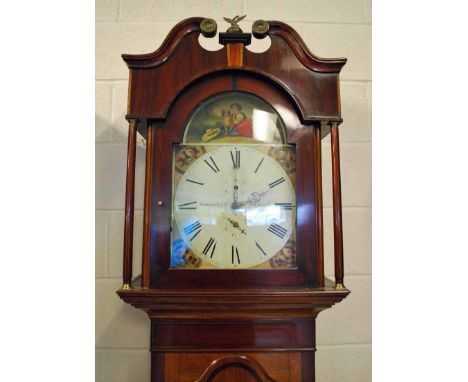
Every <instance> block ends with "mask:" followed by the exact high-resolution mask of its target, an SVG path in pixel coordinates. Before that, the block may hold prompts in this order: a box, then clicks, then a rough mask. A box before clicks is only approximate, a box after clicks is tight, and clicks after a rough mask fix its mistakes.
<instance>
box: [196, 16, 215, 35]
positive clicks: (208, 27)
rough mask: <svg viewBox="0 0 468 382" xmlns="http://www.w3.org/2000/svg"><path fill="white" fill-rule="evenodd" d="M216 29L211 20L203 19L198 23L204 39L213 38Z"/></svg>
mask: <svg viewBox="0 0 468 382" xmlns="http://www.w3.org/2000/svg"><path fill="white" fill-rule="evenodd" d="M217 29H218V24H216V21H214V20H213V19H204V20H202V22H201V23H200V30H201V32H202V35H203V36H205V37H213V36H214V35H215V34H216V30H217Z"/></svg>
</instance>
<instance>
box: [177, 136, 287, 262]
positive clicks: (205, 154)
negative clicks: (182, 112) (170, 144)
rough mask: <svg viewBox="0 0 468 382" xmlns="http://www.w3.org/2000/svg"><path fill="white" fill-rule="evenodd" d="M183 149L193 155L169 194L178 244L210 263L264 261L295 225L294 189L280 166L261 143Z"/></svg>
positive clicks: (285, 240) (278, 246)
mask: <svg viewBox="0 0 468 382" xmlns="http://www.w3.org/2000/svg"><path fill="white" fill-rule="evenodd" d="M276 147H278V146H276ZM187 148H188V149H189V150H192V152H198V153H199V155H198V157H197V158H196V159H194V160H193V162H192V163H191V164H190V166H189V167H188V168H187V169H186V171H184V172H183V174H182V176H181V177H180V179H179V181H178V184H177V186H176V189H175V191H174V195H173V221H174V222H175V225H176V230H177V232H178V233H179V234H180V241H181V243H180V245H184V246H185V247H186V248H187V249H189V250H190V251H191V252H192V253H194V254H195V256H196V257H198V258H199V259H201V260H203V261H204V262H206V263H208V264H210V265H212V266H213V267H214V268H221V269H243V268H251V267H255V266H257V265H259V264H261V263H265V262H268V261H269V260H270V259H271V258H272V257H273V256H275V255H276V254H278V252H280V251H281V250H282V248H283V247H285V245H286V243H287V242H288V240H289V239H290V237H291V235H292V234H293V232H294V230H295V223H296V197H295V190H294V187H293V184H292V182H291V179H290V177H289V175H288V173H287V171H285V169H284V166H282V164H281V163H280V162H278V161H277V160H276V159H274V158H273V157H272V156H270V155H269V154H268V151H266V150H267V149H268V148H265V146H256V145H222V146H212V147H210V146H209V145H206V146H199V147H197V146H189V147H187ZM206 148H208V149H209V150H206ZM262 148H263V150H262ZM271 149H272V148H271V147H270V150H271ZM265 151H266V152H265ZM194 156H197V155H194ZM176 250H177V248H176V249H174V246H173V255H174V251H176Z"/></svg>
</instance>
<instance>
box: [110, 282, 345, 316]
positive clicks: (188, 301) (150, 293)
mask: <svg viewBox="0 0 468 382" xmlns="http://www.w3.org/2000/svg"><path fill="white" fill-rule="evenodd" d="M117 293H118V294H119V296H120V298H122V299H123V300H124V301H125V302H126V303H129V304H131V305H133V306H134V307H135V308H138V309H142V310H144V311H146V312H147V313H148V315H149V317H150V318H152V319H157V318H159V319H164V318H172V319H194V318H199V319H209V318H233V319H236V318H244V319H247V318H249V319H258V318H272V319H278V318H315V317H316V316H317V314H318V313H319V312H321V311H322V310H324V309H327V308H330V307H331V306H332V305H334V304H336V303H338V302H340V301H341V300H343V299H344V298H345V297H346V296H347V295H348V294H349V291H348V290H346V289H345V290H338V289H336V288H333V287H324V288H315V289H302V290H287V291H284V290H242V289H238V290H234V291H229V290H197V289H189V290H187V289H185V290H170V289H144V288H134V289H132V290H123V289H121V290H119V291H117Z"/></svg>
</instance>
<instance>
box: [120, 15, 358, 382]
mask: <svg viewBox="0 0 468 382" xmlns="http://www.w3.org/2000/svg"><path fill="white" fill-rule="evenodd" d="M202 21H203V19H202V18H191V19H186V20H183V21H182V22H180V23H179V24H177V25H176V26H175V27H174V28H173V30H172V31H171V32H170V33H169V35H168V37H167V38H166V40H165V41H164V42H163V44H162V45H161V48H160V49H158V50H157V51H155V52H153V53H149V54H142V55H123V58H124V60H125V61H126V63H127V65H128V67H129V68H130V81H129V103H128V111H127V112H128V114H127V119H128V120H129V122H130V128H129V146H128V163H127V186H126V187H127V188H126V210H125V217H126V221H125V240H124V272H123V280H124V286H123V287H122V289H120V290H119V291H118V294H119V296H120V297H121V298H122V299H123V300H124V301H125V302H127V303H129V304H132V305H133V306H135V307H136V308H138V309H142V310H144V311H145V312H146V313H147V314H148V316H149V318H150V319H151V338H150V343H151V365H152V366H151V375H152V381H153V382H163V381H165V382H168V381H170V382H176V381H177V382H183V381H187V382H188V381H190V382H194V381H197V382H204V381H213V382H220V381H225V382H227V381H230V382H241V381H242V382H250V381H256V382H258V381H269V382H274V381H276V382H286V381H289V382H300V381H314V374H315V372H314V370H315V363H314V352H315V350H316V349H315V318H316V317H317V314H319V312H321V311H322V310H324V309H327V308H330V307H331V306H332V305H333V304H335V303H338V302H339V301H341V300H342V299H343V298H345V297H346V296H347V295H348V294H349V291H348V290H347V289H346V288H345V287H344V285H343V246H342V227H341V221H342V219H341V189H340V187H341V185H340V168H339V141H338V125H339V123H341V121H342V120H341V115H340V96H339V72H340V70H341V68H342V66H343V65H344V64H345V63H346V59H323V58H319V57H316V56H315V55H313V54H312V53H311V52H310V51H309V50H308V48H307V47H306V46H305V44H304V42H303V41H302V39H301V37H300V36H299V35H298V34H297V32H295V31H294V30H293V29H292V28H291V27H290V26H288V25H286V24H283V23H281V22H277V21H268V24H269V30H268V36H269V37H270V38H271V46H270V48H269V49H268V50H267V51H265V52H263V53H253V52H250V51H248V50H247V49H245V47H244V44H243V43H242V42H239V39H238V37H239V36H238V35H237V36H233V37H232V41H231V42H229V41H230V40H229V36H227V37H226V36H224V38H223V41H224V42H226V46H225V47H224V48H223V49H220V50H218V51H206V50H205V49H203V48H202V47H201V46H200V44H199V41H198V38H199V35H200V23H201V22H202ZM229 91H235V92H246V93H249V94H252V95H255V96H257V97H259V98H261V99H262V100H264V101H265V102H266V103H268V104H269V105H271V106H272V108H273V109H274V110H276V112H277V113H278V114H279V116H280V118H281V119H282V121H283V122H284V125H285V127H286V139H287V142H285V143H287V144H291V145H294V146H295V149H296V204H297V268H294V269H284V270H267V269H262V270H256V269H246V270H203V269H196V270H180V269H174V268H171V267H170V261H171V259H170V256H171V211H172V205H171V203H172V189H171V187H172V155H173V146H174V145H176V144H180V143H182V140H183V136H184V128H185V126H186V124H187V122H188V121H189V118H190V115H191V113H192V111H193V110H195V109H196V108H197V107H198V106H199V105H200V104H201V103H202V102H204V101H206V100H207V99H209V98H210V97H213V96H215V95H217V94H221V93H224V92H229ZM137 129H138V131H139V133H140V134H141V135H142V136H144V137H145V139H146V142H147V144H146V172H145V198H144V233H143V234H144V237H143V254H142V256H143V257H142V272H141V279H140V278H138V280H135V279H134V280H132V266H131V264H132V256H133V253H132V237H133V236H132V235H133V204H134V180H135V176H134V175H135V147H136V131H137ZM329 131H331V133H332V134H331V143H332V145H331V146H332V168H333V176H332V179H333V202H334V209H333V215H334V234H335V278H336V282H335V283H334V284H330V285H328V284H327V285H326V280H325V277H324V260H323V226H322V224H323V223H322V221H323V206H322V168H321V139H322V138H323V137H324V136H325V135H326V134H327V133H328V132H329Z"/></svg>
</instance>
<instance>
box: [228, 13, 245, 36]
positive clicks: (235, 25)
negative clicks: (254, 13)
mask: <svg viewBox="0 0 468 382" xmlns="http://www.w3.org/2000/svg"><path fill="white" fill-rule="evenodd" d="M246 16H247V15H244V16H239V15H237V16H234V17H233V18H232V19H230V18H228V17H223V19H224V21H226V22H228V23H229V24H231V26H230V27H229V29H228V30H227V31H226V32H227V33H242V29H240V27H239V25H238V23H239V22H241V21H242V20H244V19H245V17H246Z"/></svg>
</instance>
